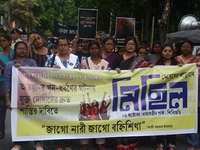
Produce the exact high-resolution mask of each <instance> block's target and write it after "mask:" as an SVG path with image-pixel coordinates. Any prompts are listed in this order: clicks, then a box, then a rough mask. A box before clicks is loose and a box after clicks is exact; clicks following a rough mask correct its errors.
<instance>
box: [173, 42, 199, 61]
mask: <svg viewBox="0 0 200 150" xmlns="http://www.w3.org/2000/svg"><path fill="white" fill-rule="evenodd" d="M192 48H193V44H192V42H191V41H189V40H186V41H183V42H182V44H181V53H182V55H179V56H177V57H175V59H176V60H177V61H179V62H180V63H181V64H182V65H185V64H190V63H196V62H197V56H195V55H192Z"/></svg>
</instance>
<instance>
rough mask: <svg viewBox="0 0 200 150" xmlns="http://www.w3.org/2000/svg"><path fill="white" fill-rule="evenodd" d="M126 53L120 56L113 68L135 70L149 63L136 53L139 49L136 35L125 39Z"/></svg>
mask: <svg viewBox="0 0 200 150" xmlns="http://www.w3.org/2000/svg"><path fill="white" fill-rule="evenodd" d="M125 49H126V51H125V53H124V55H122V56H118V57H117V58H116V59H115V61H114V63H113V67H112V69H113V70H116V71H118V72H120V70H133V69H137V68H143V67H148V63H147V62H146V61H145V60H144V59H143V58H142V57H140V56H136V55H135V51H136V49H137V45H136V40H135V38H134V37H128V38H127V39H126V41H125Z"/></svg>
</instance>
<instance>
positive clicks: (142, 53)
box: [138, 52, 147, 55]
mask: <svg viewBox="0 0 200 150" xmlns="http://www.w3.org/2000/svg"><path fill="white" fill-rule="evenodd" d="M138 53H139V54H141V55H147V52H138Z"/></svg>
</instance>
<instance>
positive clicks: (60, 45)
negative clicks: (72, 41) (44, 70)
mask: <svg viewBox="0 0 200 150" xmlns="http://www.w3.org/2000/svg"><path fill="white" fill-rule="evenodd" d="M58 46H59V47H63V46H64V47H67V46H68V44H59V45H58Z"/></svg>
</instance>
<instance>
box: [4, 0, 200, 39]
mask: <svg viewBox="0 0 200 150" xmlns="http://www.w3.org/2000/svg"><path fill="white" fill-rule="evenodd" d="M10 1H11V5H10V6H11V14H12V15H11V20H15V21H17V22H19V23H20V24H21V25H22V26H23V27H24V28H27V27H28V28H33V27H36V29H37V30H39V31H41V32H43V33H44V32H45V31H47V30H48V31H51V32H53V30H54V19H56V20H58V21H59V22H62V23H63V24H65V25H71V26H77V22H78V8H85V9H98V30H102V31H105V32H107V33H108V32H109V27H110V21H111V22H112V26H111V27H112V31H111V33H112V34H114V33H115V21H116V17H134V18H135V19H136V30H137V31H140V30H141V29H142V25H143V27H144V36H143V38H144V39H146V40H149V35H150V34H149V33H150V30H151V20H152V17H153V16H155V28H161V24H158V21H159V20H161V21H162V14H163V11H164V7H165V6H164V4H165V3H164V1H163V0H126V1H121V0H109V1H108V0H85V1H82V0H10ZM199 2H200V0H192V1H188V0H176V1H174V2H173V5H172V7H171V11H170V12H171V13H170V15H169V18H168V24H167V29H169V32H174V31H177V26H178V23H179V21H180V19H181V17H182V16H184V15H186V14H194V15H196V16H197V17H200V12H199V9H200V5H199ZM4 6H5V7H4V9H5V10H6V11H8V2H6V3H5V4H4ZM142 20H143V21H144V22H143V24H142ZM161 23H162V22H161ZM156 31H157V32H159V30H156Z"/></svg>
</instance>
